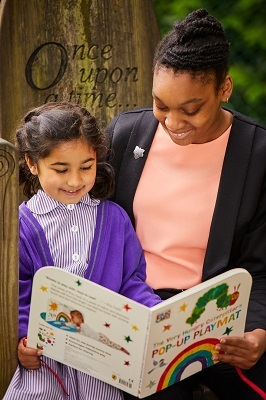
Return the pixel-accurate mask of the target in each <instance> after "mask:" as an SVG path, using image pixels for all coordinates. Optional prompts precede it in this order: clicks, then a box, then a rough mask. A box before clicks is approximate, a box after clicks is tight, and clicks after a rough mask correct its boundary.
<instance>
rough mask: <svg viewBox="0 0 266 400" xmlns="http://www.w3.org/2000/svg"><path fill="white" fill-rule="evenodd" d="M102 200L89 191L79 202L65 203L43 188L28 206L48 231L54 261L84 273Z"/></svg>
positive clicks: (66, 267)
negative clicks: (91, 195) (46, 192)
mask: <svg viewBox="0 0 266 400" xmlns="http://www.w3.org/2000/svg"><path fill="white" fill-rule="evenodd" d="M99 203H100V201H99V200H96V199H92V198H91V197H90V195H89V194H86V195H85V196H84V197H83V198H82V199H81V201H80V202H79V203H77V204H67V205H66V204H63V203H60V202H58V201H56V200H54V199H52V198H51V197H49V196H47V195H46V194H45V192H43V191H42V190H39V191H38V193H37V194H36V195H35V196H33V197H32V198H31V199H30V200H29V201H28V202H27V207H28V208H29V209H30V211H31V212H32V214H33V215H34V217H35V218H36V219H37V221H38V222H39V224H40V225H41V227H42V228H43V230H44V233H45V236H46V239H47V242H48V245H49V247H50V251H51V255H52V257H53V260H54V264H55V265H56V266H58V267H59V268H63V269H64V270H66V271H68V272H72V273H74V274H76V275H79V276H84V273H85V271H86V269H87V267H88V262H89V258H90V252H91V245H92V241H93V237H94V229H95V225H96V217H97V205H98V204H99Z"/></svg>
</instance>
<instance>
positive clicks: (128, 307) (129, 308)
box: [123, 304, 131, 311]
mask: <svg viewBox="0 0 266 400" xmlns="http://www.w3.org/2000/svg"><path fill="white" fill-rule="evenodd" d="M123 308H124V309H125V310H126V311H129V310H131V307H130V306H129V305H128V304H124V306H123Z"/></svg>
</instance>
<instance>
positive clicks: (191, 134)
mask: <svg viewBox="0 0 266 400" xmlns="http://www.w3.org/2000/svg"><path fill="white" fill-rule="evenodd" d="M231 91H232V81H231V78H230V77H229V76H227V77H226V78H225V81H224V83H223V85H222V86H221V88H220V89H219V91H218V93H217V90H215V80H214V77H213V78H212V79H209V80H208V82H207V83H206V82H204V83H203V82H202V81H201V80H200V78H197V77H195V78H193V77H192V75H190V74H189V73H188V72H184V73H174V71H173V70H171V69H166V68H163V67H160V68H157V69H155V72H154V76H153V91H152V94H153V113H154V116H155V118H157V119H158V121H159V122H160V123H161V124H162V126H163V128H164V130H165V132H166V133H167V134H168V135H169V136H170V138H171V139H172V140H173V142H174V143H176V144H179V145H181V146H187V145H188V144H192V143H195V144H196V143H206V142H210V141H212V140H214V139H216V138H217V137H219V136H220V135H221V134H222V133H223V132H224V131H225V130H226V129H227V128H228V127H229V125H230V123H231V115H230V113H228V112H227V111H225V110H223V109H222V108H221V107H220V104H221V102H222V101H226V100H227V98H229V97H230V95H231Z"/></svg>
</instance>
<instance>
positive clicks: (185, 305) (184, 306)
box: [179, 303, 188, 311]
mask: <svg viewBox="0 0 266 400" xmlns="http://www.w3.org/2000/svg"><path fill="white" fill-rule="evenodd" d="M187 306H188V305H187V304H186V303H184V304H182V306H180V307H179V311H186V308H187Z"/></svg>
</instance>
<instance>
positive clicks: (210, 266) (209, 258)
mask: <svg viewBox="0 0 266 400" xmlns="http://www.w3.org/2000/svg"><path fill="white" fill-rule="evenodd" d="M254 132H255V126H253V125H249V124H247V123H245V122H243V121H241V120H239V119H237V118H234V120H233V125H232V130H231V134H230V137H229V141H228V145H227V150H226V155H225V159H224V164H223V168H222V173H221V179H220V184H219V189H218V196H217V200H216V205H215V209H214V214H213V219H212V223H211V228H210V236H209V241H208V245H207V250H206V255H205V260H204V265H203V276H202V278H203V280H206V279H209V278H210V277H212V276H213V275H216V274H217V272H218V271H219V270H220V269H222V268H223V267H224V266H226V265H227V263H228V261H229V257H230V250H231V245H232V241H233V235H234V232H235V227H236V223H237V217H238V212H239V209H240V203H241V198H242V193H243V189H244V185H245V179H246V174H247V168H248V165H249V161H250V156H251V150H252V143H253V139H254Z"/></svg>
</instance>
